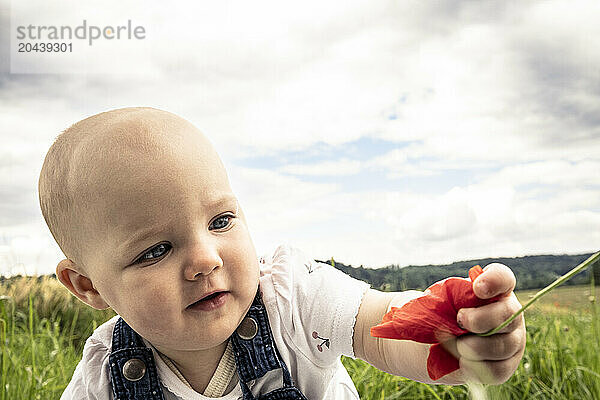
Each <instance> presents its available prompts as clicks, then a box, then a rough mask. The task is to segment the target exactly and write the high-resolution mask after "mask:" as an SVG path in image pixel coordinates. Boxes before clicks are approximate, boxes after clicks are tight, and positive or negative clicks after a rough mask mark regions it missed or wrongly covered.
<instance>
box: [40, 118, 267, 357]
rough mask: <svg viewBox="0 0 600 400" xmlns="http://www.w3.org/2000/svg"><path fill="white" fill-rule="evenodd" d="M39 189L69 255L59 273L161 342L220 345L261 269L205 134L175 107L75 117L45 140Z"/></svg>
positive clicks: (77, 291) (91, 300) (184, 346)
mask: <svg viewBox="0 0 600 400" xmlns="http://www.w3.org/2000/svg"><path fill="white" fill-rule="evenodd" d="M39 197H40V205H41V208H42V214H43V215H44V218H45V220H46V223H47V224H48V227H49V228H50V231H51V233H52V235H53V236H54V238H55V239H56V241H57V243H58V245H59V246H60V248H61V249H62V251H63V253H64V254H65V256H66V257H67V259H65V260H62V261H61V262H60V263H59V264H58V266H57V268H56V275H57V277H58V279H59V280H60V281H61V282H62V283H63V284H64V285H65V286H66V287H67V288H68V289H69V290H70V291H71V292H72V293H73V294H74V295H75V296H77V297H78V298H79V299H81V300H82V301H84V302H85V303H87V304H89V305H90V306H92V307H94V308H97V309H102V308H107V307H111V308H112V309H113V310H115V312H117V313H118V314H119V315H121V317H123V319H124V320H125V321H126V322H127V323H128V324H129V325H130V326H131V327H132V328H133V329H134V330H135V331H136V332H138V333H139V334H140V335H142V336H143V337H144V338H145V339H147V340H148V341H150V342H151V343H152V344H153V345H154V346H155V347H157V349H158V350H162V349H164V350H167V349H169V350H171V352H172V351H177V350H180V351H188V350H203V349H208V348H211V347H214V346H216V345H218V344H221V343H223V342H224V341H225V340H226V339H227V338H228V337H229V336H230V335H231V334H232V333H233V331H234V330H235V329H236V327H237V326H238V325H239V323H240V322H241V320H242V319H243V317H244V315H245V314H246V312H247V310H248V309H249V307H250V305H251V303H252V300H253V299H254V296H255V294H256V291H257V289H258V278H259V268H258V260H257V257H256V251H255V249H254V245H253V243H252V240H251V238H250V235H249V232H248V228H247V225H246V220H245V217H244V214H243V213H242V210H241V207H239V205H238V202H237V199H236V197H235V196H234V194H233V192H232V190H231V188H230V185H229V181H228V178H227V173H226V171H225V168H224V167H223V164H222V163H221V160H220V159H219V156H218V155H217V153H216V152H215V150H214V148H213V147H212V145H211V143H210V142H209V141H208V140H207V138H206V137H205V136H204V135H203V134H202V133H201V132H200V131H198V130H197V129H196V128H195V127H194V126H193V125H191V124H190V123H189V122H187V121H185V120H183V119H182V118H180V117H177V116H176V115H173V114H171V113H168V112H165V111H160V110H156V109H151V108H125V109H119V110H112V111H109V112H105V113H101V114H97V115H94V116H92V117H89V118H87V119H84V120H82V121H80V122H78V123H76V124H75V125H73V126H71V127H70V128H69V129H67V130H66V131H64V132H63V133H62V134H61V135H60V136H59V137H58V138H57V139H56V141H55V142H54V144H53V145H52V147H51V148H50V150H49V151H48V154H47V155H46V158H45V160H44V165H43V167H42V171H41V174H40V180H39ZM214 291H219V292H223V293H221V294H220V295H219V296H217V297H216V298H215V299H213V300H212V301H210V300H205V301H202V302H198V300H200V299H201V298H202V297H204V296H206V295H207V294H211V293H213V292H214Z"/></svg>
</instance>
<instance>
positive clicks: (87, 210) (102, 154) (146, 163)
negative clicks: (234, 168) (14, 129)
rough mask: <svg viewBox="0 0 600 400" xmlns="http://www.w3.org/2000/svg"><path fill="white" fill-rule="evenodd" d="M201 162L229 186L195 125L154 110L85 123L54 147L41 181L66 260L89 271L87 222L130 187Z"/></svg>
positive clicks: (44, 205) (115, 113)
mask: <svg viewBox="0 0 600 400" xmlns="http://www.w3.org/2000/svg"><path fill="white" fill-rule="evenodd" d="M190 160H194V165H195V167H194V168H196V169H197V170H198V173H199V174H202V171H208V170H210V171H211V172H213V173H215V171H217V174H218V175H219V176H220V178H221V179H224V180H225V181H227V185H228V180H227V173H226V172H225V168H224V167H223V164H222V162H221V160H220V159H219V156H218V155H217V153H216V151H215V150H214V148H213V146H212V144H211V143H210V142H209V140H208V139H207V138H206V137H205V136H204V135H203V134H202V133H201V132H200V131H199V130H198V129H196V128H195V127H194V126H193V125H192V124H190V123H189V122H188V121H186V120H184V119H182V118H180V117H178V116H176V115H174V114H171V113H168V112H166V111H161V110H157V109H153V108H123V109H117V110H111V111H108V112H104V113H100V114H97V115H94V116H91V117H89V118H86V119H84V120H82V121H79V122H77V123H76V124H74V125H72V126H71V127H70V128H68V129H66V130H65V131H64V132H62V133H61V134H60V135H59V136H58V137H57V138H56V140H55V142H54V143H53V145H52V146H51V147H50V149H49V151H48V153H47V155H46V158H45V160H44V164H43V166H42V170H41V173H40V179H39V185H38V190H39V200H40V207H41V210H42V214H43V216H44V219H45V220H46V223H47V224H48V227H49V229H50V232H51V233H52V235H53V236H54V239H55V240H56V242H57V243H58V245H59V246H60V248H61V250H62V251H63V253H64V254H65V256H66V257H67V258H69V259H71V260H73V261H74V262H75V263H76V264H78V265H80V266H82V267H83V266H84V262H83V258H84V257H83V255H82V252H83V251H84V249H83V248H82V246H81V243H83V242H84V240H82V239H83V237H84V236H86V235H87V234H88V233H90V230H92V229H98V227H92V226H89V224H86V221H88V220H93V217H97V216H99V213H102V218H107V217H108V218H110V216H111V214H110V212H108V215H107V213H106V210H99V209H97V208H96V207H95V205H96V204H97V202H98V201H99V199H100V198H104V197H106V196H109V195H110V193H111V192H112V190H113V189H114V188H116V187H126V186H127V185H129V182H131V181H132V180H133V181H138V180H140V181H143V180H144V179H152V177H155V176H157V175H159V174H161V173H165V174H166V173H168V174H169V176H170V179H176V175H177V174H178V172H177V171H178V168H185V165H186V163H188V162H189V161H190Z"/></svg>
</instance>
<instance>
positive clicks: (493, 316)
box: [456, 293, 524, 333]
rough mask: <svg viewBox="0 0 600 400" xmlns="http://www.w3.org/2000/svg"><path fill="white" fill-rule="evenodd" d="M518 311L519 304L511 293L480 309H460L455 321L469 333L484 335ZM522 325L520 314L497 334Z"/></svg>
mask: <svg viewBox="0 0 600 400" xmlns="http://www.w3.org/2000/svg"><path fill="white" fill-rule="evenodd" d="M520 309H521V303H519V300H517V296H515V294H514V293H512V294H511V295H510V296H508V297H505V298H502V299H500V300H498V301H496V302H494V303H490V304H486V305H484V306H481V307H475V308H461V309H460V310H458V314H457V315H456V321H457V323H458V324H459V325H460V326H461V327H463V329H466V330H468V331H469V332H474V333H484V332H487V331H489V330H492V329H494V328H495V327H497V326H498V325H500V324H501V323H503V322H504V321H506V320H507V319H508V318H510V317H511V316H512V315H513V314H514V313H516V312H517V311H519V310H520ZM523 324H524V320H523V314H520V315H519V316H517V318H515V319H514V321H512V322H511V323H510V324H508V325H507V326H505V327H504V328H502V329H501V330H500V332H498V333H505V332H511V331H513V330H515V329H517V328H518V327H519V326H521V325H523Z"/></svg>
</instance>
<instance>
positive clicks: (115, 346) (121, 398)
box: [109, 317, 164, 400]
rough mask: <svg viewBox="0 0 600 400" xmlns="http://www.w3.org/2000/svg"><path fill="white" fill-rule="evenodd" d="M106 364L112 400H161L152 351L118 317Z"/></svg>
mask: <svg viewBox="0 0 600 400" xmlns="http://www.w3.org/2000/svg"><path fill="white" fill-rule="evenodd" d="M109 363H110V377H111V380H112V382H111V383H112V390H113V395H114V400H125V399H127V400H141V399H151V400H164V397H163V392H162V388H161V385H160V380H159V378H158V372H157V370H156V364H155V362H154V356H153V355H152V350H151V349H150V348H148V347H146V345H145V344H144V341H143V340H142V338H141V336H140V335H138V334H137V333H136V332H135V331H134V330H133V329H132V328H131V327H130V326H129V325H127V323H126V322H125V321H124V320H123V318H120V317H119V319H118V320H117V323H116V324H115V328H114V330H113V337H112V351H111V353H110V356H109Z"/></svg>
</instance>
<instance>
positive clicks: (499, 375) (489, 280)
mask: <svg viewBox="0 0 600 400" xmlns="http://www.w3.org/2000/svg"><path fill="white" fill-rule="evenodd" d="M515 282H516V280H515V275H514V274H513V272H512V271H511V270H510V268H508V267H507V266H506V265H503V264H499V263H493V264H490V265H488V266H486V267H485V268H484V269H483V273H482V274H481V275H479V276H478V277H477V278H476V279H475V281H474V282H473V292H474V293H475V295H476V296H477V297H479V298H481V299H488V298H491V297H494V296H497V295H502V297H501V298H500V299H499V300H498V301H496V302H493V303H490V304H487V305H484V306H481V307H475V308H462V309H460V310H459V312H458V314H457V316H456V320H457V322H458V324H459V325H460V326H462V327H463V328H464V329H466V330H468V331H470V332H474V333H484V332H487V331H489V330H491V329H493V328H495V327H497V326H498V325H500V324H501V323H502V322H504V321H505V320H507V319H508V318H509V317H510V316H511V315H512V314H514V313H515V312H516V311H518V310H519V309H520V308H521V304H520V303H519V301H518V300H517V297H516V296H515V294H514V293H513V289H514V288H515ZM525 342H526V334H525V320H524V318H523V314H520V315H519V316H518V317H517V318H515V320H514V321H513V322H511V323H510V324H509V325H507V326H506V327H504V328H503V329H502V330H500V331H499V332H498V333H496V334H494V335H491V336H483V337H482V336H477V335H469V334H467V335H463V336H460V337H458V338H456V339H455V340H452V341H450V342H447V343H446V344H445V345H444V347H446V349H447V350H448V351H449V352H451V353H452V354H453V355H454V356H455V357H456V358H457V359H458V360H459V364H460V371H461V372H462V374H463V379H464V380H465V381H475V382H481V383H488V384H500V383H503V382H506V381H507V380H508V379H509V378H510V377H511V375H512V374H513V373H514V372H515V370H516V369H517V367H518V366H519V362H520V361H521V358H522V357H523V353H524V351H525Z"/></svg>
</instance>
